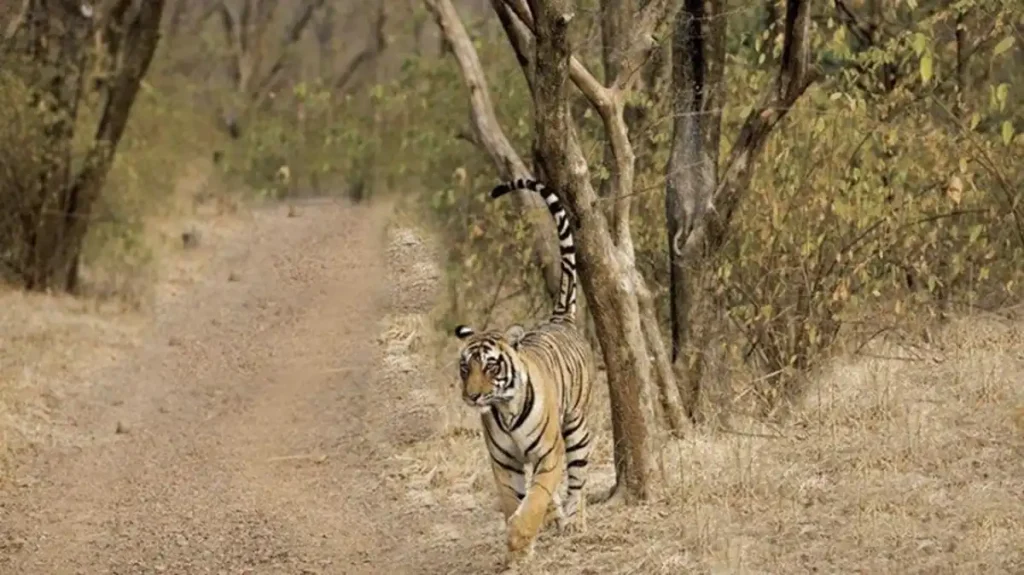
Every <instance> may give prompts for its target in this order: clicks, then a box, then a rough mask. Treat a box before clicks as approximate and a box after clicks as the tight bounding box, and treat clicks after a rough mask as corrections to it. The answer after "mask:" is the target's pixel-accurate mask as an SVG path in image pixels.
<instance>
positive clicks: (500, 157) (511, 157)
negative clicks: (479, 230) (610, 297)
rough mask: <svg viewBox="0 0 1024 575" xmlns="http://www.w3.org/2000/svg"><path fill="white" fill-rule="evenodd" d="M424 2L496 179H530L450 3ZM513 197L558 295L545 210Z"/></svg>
mask: <svg viewBox="0 0 1024 575" xmlns="http://www.w3.org/2000/svg"><path fill="white" fill-rule="evenodd" d="M423 3H424V4H425V5H426V7H427V9H428V10H430V12H431V13H432V14H433V15H434V19H435V20H436V22H437V24H438V26H439V27H440V28H441V33H442V34H443V35H444V37H445V38H446V39H447V41H448V43H449V45H450V46H451V50H452V53H453V55H454V56H455V59H456V61H457V62H458V64H459V68H460V70H461V71H462V78H463V81H464V82H465V84H466V88H467V90H468V92H469V101H470V111H471V116H472V120H473V127H474V130H475V132H476V134H477V136H478V139H479V142H480V144H481V145H482V146H483V148H484V149H485V150H486V151H487V154H488V155H489V156H490V157H491V161H492V163H493V164H494V166H495V168H496V169H497V171H498V175H499V177H500V178H501V179H503V180H510V179H516V178H525V177H529V176H530V171H529V170H528V169H527V167H526V164H525V163H524V162H523V160H522V158H520V157H519V154H517V153H516V151H515V148H514V147H513V146H512V143H511V142H510V141H509V140H508V137H507V136H506V135H505V133H504V131H502V129H501V125H500V124H499V123H498V117H497V114H496V113H495V111H494V103H493V102H492V101H491V96H490V91H489V90H488V88H487V80H486V76H485V75H484V70H483V66H482V65H481V64H480V58H479V57H478V56H477V53H476V49H475V48H474V47H473V41H472V40H471V39H470V37H469V34H468V33H467V32H466V28H465V26H463V24H462V20H461V18H459V14H458V12H456V10H455V7H454V6H453V5H452V2H451V0H423ZM514 197H515V198H516V202H517V203H518V204H519V205H520V207H521V209H523V211H524V213H525V215H526V217H527V218H529V219H530V221H531V223H532V224H533V225H534V229H535V230H537V232H538V233H537V236H536V237H535V238H534V253H535V255H536V256H538V257H539V258H540V263H541V266H542V269H543V270H544V278H545V284H546V286H547V288H548V292H549V293H558V289H559V288H558V286H559V282H560V279H561V266H560V264H559V263H558V258H557V257H556V254H555V248H556V246H557V245H558V243H557V240H556V238H555V234H554V227H553V224H552V222H551V219H550V217H549V216H548V214H547V209H546V208H545V206H544V203H543V201H542V200H541V199H540V197H539V196H538V195H537V194H534V193H532V192H529V191H520V192H516V193H515V196H514Z"/></svg>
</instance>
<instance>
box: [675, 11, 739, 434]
mask: <svg viewBox="0 0 1024 575" xmlns="http://www.w3.org/2000/svg"><path fill="white" fill-rule="evenodd" d="M723 8H724V6H723V2H722V0H686V2H685V6H684V9H683V10H681V11H680V12H679V13H678V14H677V16H676V22H675V30H674V32H673V50H672V55H673V63H672V72H673V86H672V101H673V105H672V109H673V117H674V121H673V128H672V129H673V134H672V149H671V152H670V155H669V162H668V165H667V169H666V193H665V215H666V221H667V227H668V237H669V241H670V243H671V241H672V239H673V238H675V237H676V236H677V234H680V233H681V234H683V235H685V236H688V235H689V234H690V232H691V230H692V227H693V226H694V225H695V223H696V222H698V221H700V220H701V219H702V218H703V217H704V212H705V210H706V209H707V207H708V206H709V204H710V202H711V198H712V196H713V195H714V193H715V189H716V188H717V186H718V150H719V145H720V140H721V124H722V111H721V108H722V103H723V97H724V89H723V88H724V84H723V82H722V78H723V75H724V68H725V31H726V19H725V18H724V17H723ZM698 259H699V258H684V257H683V254H682V253H680V252H678V251H677V250H669V276H670V279H669V282H670V283H669V305H670V323H671V334H672V364H673V368H674V371H675V375H676V383H677V384H678V386H679V394H680V395H681V396H682V398H683V406H684V409H685V411H686V414H687V416H688V417H689V418H690V419H691V421H695V422H696V421H697V420H698V419H699V417H698V416H699V412H698V410H697V401H698V397H699V394H700V378H701V366H702V361H701V356H700V352H701V347H702V346H701V345H691V342H690V338H691V334H692V333H693V331H694V330H693V329H692V326H691V324H690V310H691V306H692V300H693V296H694V292H695V290H696V283H697V282H696V280H697V277H698V275H699V270H697V269H695V268H696V266H697V265H698V263H699V262H698V261H696V260H698Z"/></svg>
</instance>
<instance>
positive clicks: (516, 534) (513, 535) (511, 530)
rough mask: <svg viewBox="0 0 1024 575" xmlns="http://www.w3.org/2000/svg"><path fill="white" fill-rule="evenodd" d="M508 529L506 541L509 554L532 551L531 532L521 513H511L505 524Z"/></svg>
mask: <svg viewBox="0 0 1024 575" xmlns="http://www.w3.org/2000/svg"><path fill="white" fill-rule="evenodd" d="M506 528H507V530H508V533H507V538H508V539H507V543H508V551H509V553H510V554H517V555H522V554H527V555H528V554H530V553H532V552H533V533H532V532H531V530H530V528H529V526H528V525H527V522H526V521H525V519H524V518H523V516H522V515H520V514H518V513H513V514H512V516H511V517H509V518H508V523H507V524H506Z"/></svg>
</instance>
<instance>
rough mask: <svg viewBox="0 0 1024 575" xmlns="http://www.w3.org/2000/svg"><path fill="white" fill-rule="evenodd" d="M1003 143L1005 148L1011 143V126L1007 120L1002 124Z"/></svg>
mask: <svg viewBox="0 0 1024 575" xmlns="http://www.w3.org/2000/svg"><path fill="white" fill-rule="evenodd" d="M1001 133H1002V136H1003V143H1004V144H1006V145H1007V146H1009V145H1010V142H1012V141H1013V124H1012V123H1010V121H1009V120H1006V121H1005V122H1003V126H1002V130H1001Z"/></svg>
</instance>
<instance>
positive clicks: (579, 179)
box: [530, 0, 651, 501]
mask: <svg viewBox="0 0 1024 575" xmlns="http://www.w3.org/2000/svg"><path fill="white" fill-rule="evenodd" d="M530 8H531V12H532V14H533V17H534V32H535V37H536V56H535V58H534V62H535V78H534V83H535V86H534V114H535V118H534V120H535V123H536V136H537V143H538V150H539V152H540V157H541V160H542V162H543V165H544V171H545V173H546V174H547V176H548V180H549V182H550V184H551V185H552V186H554V187H555V188H556V189H558V190H562V191H563V194H564V196H565V199H566V203H567V205H568V206H569V207H570V209H571V210H572V212H573V214H574V215H575V217H576V220H577V222H578V230H577V232H576V235H577V242H578V249H579V254H580V270H579V271H580V279H581V281H582V284H583V288H584V290H585V292H586V293H587V295H588V302H589V303H590V304H591V313H592V314H593V318H594V325H595V328H596V330H597V335H598V338H599V339H600V340H601V348H602V351H603V355H604V360H605V366H606V369H607V375H608V389H609V395H610V399H611V405H612V433H613V435H614V439H615V442H614V448H613V449H614V451H615V472H616V484H617V485H620V486H622V487H624V488H625V489H624V492H623V493H624V495H625V497H626V500H627V501H636V500H644V499H647V498H648V497H649V496H650V481H649V479H650V478H649V475H650V445H649V444H650V435H649V434H648V431H647V424H646V421H645V419H646V418H645V414H644V409H643V407H642V405H643V402H642V397H641V396H642V391H643V389H644V388H645V387H646V388H650V386H651V365H650V360H649V358H648V356H647V348H646V345H645V344H644V336H643V333H642V330H641V327H640V319H639V307H638V304H637V298H636V292H635V288H634V286H633V282H632V281H631V278H632V274H631V270H630V269H629V267H630V265H631V263H632V262H629V261H624V259H625V258H623V254H622V253H621V252H622V250H621V247H619V246H616V245H615V243H614V242H613V240H612V234H611V230H610V229H609V226H608V221H607V219H606V218H605V216H604V214H603V212H602V210H600V209H599V208H598V207H597V206H598V205H599V204H598V203H597V194H596V193H595V192H594V190H593V188H592V187H591V186H590V183H589V178H588V174H589V170H588V168H587V163H586V159H585V156H584V155H583V151H582V150H581V149H580V146H579V142H578V140H577V138H576V135H575V133H573V131H572V129H571V124H570V122H569V110H568V98H567V94H566V88H567V85H566V84H567V80H568V78H569V56H570V50H569V41H568V26H569V21H570V20H571V15H570V13H569V10H568V8H569V7H568V3H567V2H565V1H557V0H550V1H531V2H530ZM624 264H625V265H624Z"/></svg>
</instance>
